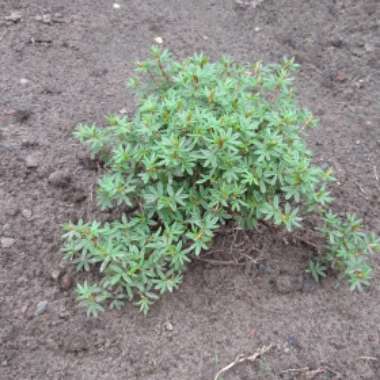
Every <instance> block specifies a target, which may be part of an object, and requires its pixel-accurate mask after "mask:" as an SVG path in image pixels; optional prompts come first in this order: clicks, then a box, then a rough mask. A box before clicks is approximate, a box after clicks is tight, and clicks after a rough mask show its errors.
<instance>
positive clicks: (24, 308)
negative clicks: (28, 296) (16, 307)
mask: <svg viewBox="0 0 380 380" xmlns="http://www.w3.org/2000/svg"><path fill="white" fill-rule="evenodd" d="M28 308H29V305H24V306H23V307H22V308H21V313H22V314H26V312H27V311H28Z"/></svg>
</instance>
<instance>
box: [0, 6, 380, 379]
mask: <svg viewBox="0 0 380 380" xmlns="http://www.w3.org/2000/svg"><path fill="white" fill-rule="evenodd" d="M119 3H120V5H121V7H120V9H114V8H113V6H112V1H106V0H73V1H68V0H67V1H63V0H24V1H22V0H2V1H0V67H1V70H0V90H1V91H0V93H1V97H0V118H1V120H0V124H1V127H0V130H1V139H0V238H13V239H15V243H14V244H13V245H12V246H11V247H9V248H5V247H4V246H3V247H0V250H1V252H0V288H1V290H0V301H1V304H0V379H2V380H8V379H12V380H14V379H127V380H140V379H144V380H145V379H147V380H162V379H176V380H187V379H192V380H193V379H200V380H206V379H207V380H210V379H213V376H214V375H215V373H216V372H217V371H218V369H220V368H221V367H223V366H225V365H227V364H228V363H229V362H231V361H232V360H234V358H235V357H236V356H237V355H238V354H240V353H243V354H249V353H253V352H255V351H256V350H257V349H258V348H259V347H261V346H262V345H267V344H270V343H273V344H275V345H276V348H275V349H273V350H272V351H271V352H269V353H268V354H266V355H265V356H264V357H263V359H261V360H258V361H257V362H256V363H253V364H251V363H245V364H241V365H239V366H236V367H235V368H234V369H231V370H230V371H229V372H227V373H226V374H225V375H224V377H223V379H224V380H229V379H241V380H251V379H302V378H306V373H290V372H288V373H284V372H282V371H283V370H286V369H289V368H303V367H309V368H311V369H317V368H325V369H326V371H325V372H324V373H321V374H319V375H317V376H316V377H315V379H337V378H339V375H338V374H340V376H341V377H340V378H341V379H349V380H357V379H368V380H369V379H371V380H372V379H380V303H379V295H380V278H379V277H380V276H379V270H378V269H379V263H380V262H379V259H375V260H374V263H375V268H376V276H375V279H374V281H373V284H372V286H371V287H370V289H369V290H368V291H367V292H365V293H364V294H361V295H358V294H352V293H351V292H350V291H349V290H348V289H347V288H346V286H340V287H336V286H335V284H336V279H335V278H334V277H330V278H329V279H328V280H326V281H324V282H323V283H322V285H321V286H315V285H313V284H312V283H311V282H310V281H309V280H308V279H307V278H306V280H305V279H304V280H302V278H301V280H300V276H301V277H302V273H303V270H304V268H305V266H306V263H307V259H308V257H309V256H310V254H311V253H312V252H311V251H310V249H308V248H307V247H305V246H302V245H300V244H294V243H290V244H289V245H286V244H285V243H284V241H283V240H282V239H280V238H278V237H276V236H275V235H273V233H269V231H268V230H266V229H265V228H263V229H260V230H259V231H258V232H256V233H252V234H250V238H251V240H252V239H255V246H257V247H260V248H261V251H262V255H263V256H262V257H261V258H263V259H264V261H263V264H262V265H260V266H257V267H255V268H254V270H252V271H243V270H241V269H240V268H237V267H230V266H225V267H222V266H213V265H210V264H205V263H194V264H193V265H191V267H190V268H189V271H188V272H187V274H186V276H185V281H184V284H183V285H182V287H181V288H180V289H179V290H178V291H176V292H175V293H174V294H172V295H169V296H166V297H164V298H163V299H162V300H160V301H159V302H158V303H157V304H156V305H155V306H154V307H153V308H152V311H151V312H150V314H149V315H148V317H146V318H144V317H143V316H142V315H141V314H139V313H138V312H137V311H136V310H135V308H133V307H127V308H126V309H125V310H123V311H121V312H116V311H115V312H106V313H104V314H103V315H101V316H100V317H99V318H97V319H88V318H86V316H85V314H84V312H83V310H82V309H80V308H78V306H77V305H76V303H75V300H74V297H73V292H72V290H69V291H63V290H62V289H61V287H60V286H59V285H57V283H56V282H54V281H53V280H52V279H51V273H52V271H54V270H55V269H57V268H58V267H59V263H60V260H61V257H60V255H59V248H60V228H61V225H62V223H64V222H65V221H68V220H69V219H77V218H79V217H83V218H85V219H88V218H92V217H94V216H95V215H99V214H98V211H96V207H95V202H94V199H93V197H92V196H91V194H92V189H93V185H94V184H95V183H96V178H97V176H98V173H97V171H96V170H94V169H93V168H91V166H90V165H88V162H87V161H86V160H85V159H83V153H82V147H81V146H80V145H79V144H78V143H76V142H75V141H74V140H73V139H72V138H71V132H72V129H73V127H74V126H75V125H76V124H77V123H78V122H80V121H95V122H97V123H98V124H101V123H102V122H103V120H104V116H105V115H106V114H108V113H111V112H117V111H119V110H120V109H123V108H126V109H127V111H128V112H133V107H134V105H133V100H132V98H131V95H130V94H128V92H127V90H126V86H125V83H126V80H127V78H128V76H129V75H130V74H131V70H132V68H133V65H134V63H135V61H137V60H139V59H143V58H144V57H146V55H147V51H148V48H149V47H150V46H151V44H152V43H153V40H154V38H155V37H156V36H161V37H162V38H163V40H164V45H165V46H166V47H169V48H171V49H172V51H173V52H174V53H175V54H176V55H177V56H178V57H185V56H188V55H190V54H192V53H194V52H195V51H204V52H205V53H207V54H208V55H209V56H211V57H212V58H217V57H219V56H220V55H221V54H229V55H231V56H233V57H234V58H236V59H238V60H240V61H245V62H254V61H256V60H263V61H264V62H272V61H277V60H279V59H280V58H281V57H282V56H284V55H288V56H295V57H296V60H297V61H298V62H299V63H301V64H302V69H301V71H300V74H299V76H298V80H297V87H298V89H299V94H300V101H301V103H302V104H304V105H306V106H308V107H309V108H310V109H311V110H312V111H313V112H314V113H315V114H316V115H318V116H319V118H320V120H321V126H320V128H319V129H318V130H314V131H313V132H312V134H311V135H310V138H309V142H310V145H311V147H312V148H313V149H314V151H315V152H316V160H317V161H320V162H321V163H326V164H329V165H332V166H333V167H334V168H335V169H336V172H337V177H338V179H339V183H338V184H337V185H336V186H335V188H334V193H335V195H336V196H337V198H338V199H337V203H336V208H337V209H338V210H339V211H345V210H347V211H355V212H358V213H359V214H360V215H362V216H363V218H364V220H365V222H366V223H367V225H368V226H369V227H370V228H371V229H372V230H374V231H375V232H377V233H380V219H379V217H380V208H379V198H378V196H379V189H380V183H379V178H378V176H380V149H379V146H380V132H379V127H380V126H379V121H380V103H379V97H380V28H379V27H380V3H379V2H378V0H319V1H312V0H264V1H262V2H257V1H256V2H254V1H241V2H240V5H239V4H237V3H238V2H237V1H236V2H235V1H233V0H217V1H215V0H198V1H190V0H189V1H186V0H182V1H179V0H145V1H139V0H119ZM249 3H251V5H249ZM255 3H260V4H258V5H257V6H256V7H255V6H254V5H255ZM15 10H16V11H19V12H21V14H22V19H21V20H20V21H19V22H17V23H13V22H11V21H5V19H4V17H5V16H8V15H10V13H11V12H12V11H15ZM57 13H58V14H57ZM43 14H50V15H52V16H53V17H52V22H51V23H44V22H41V20H38V19H36V16H41V15H43ZM45 21H49V20H48V19H45ZM258 28H259V29H258ZM22 78H25V79H27V82H26V81H22V80H21V79H22ZM20 80H21V82H20ZM30 155H31V156H30ZM31 161H34V162H31ZM27 163H28V166H33V165H37V167H34V168H31V167H27ZM57 169H67V170H69V171H70V174H71V177H72V181H71V184H70V185H69V186H66V187H54V186H51V184H49V183H48V177H49V175H50V174H51V173H52V172H54V171H55V170H57ZM377 173H378V174H377ZM30 212H31V215H30ZM100 216H101V215H100ZM235 238H236V239H235ZM236 241H238V242H239V244H240V241H245V240H243V236H239V235H238V236H233V234H232V233H228V232H226V233H225V234H221V236H220V237H219V239H218V242H219V244H223V247H225V249H226V252H227V253H228V252H229V251H231V252H232V251H234V250H235V249H238V248H237V247H238V246H237V245H236ZM244 244H246V245H247V246H248V248H249V244H252V243H249V242H246V243H244ZM239 247H240V245H239ZM239 249H240V248H239ZM279 275H280V276H281V277H280V278H282V279H283V280H284V281H285V282H286V281H287V280H289V279H290V280H291V282H292V283H293V285H294V284H295V285H294V286H290V287H289V289H287V292H285V291H284V289H283V288H281V286H279V284H277V286H276V284H275V280H276V278H277V276H279ZM300 281H301V283H300ZM302 281H304V282H303V283H302ZM280 285H281V284H280ZM285 285H286V284H285ZM285 290H286V289H285ZM45 300H46V301H47V302H48V307H47V310H46V311H45V312H44V313H42V314H40V315H36V313H35V310H36V307H37V304H38V303H39V302H41V301H45ZM168 322H170V324H171V326H170V325H169V324H168ZM171 327H172V329H171ZM363 357H367V358H363ZM327 368H329V369H330V370H328V369H327ZM302 376H303V377H302Z"/></svg>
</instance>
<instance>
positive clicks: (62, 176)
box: [48, 170, 71, 187]
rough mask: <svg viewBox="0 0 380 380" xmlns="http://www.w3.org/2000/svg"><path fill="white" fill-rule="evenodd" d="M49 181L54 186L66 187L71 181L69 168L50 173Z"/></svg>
mask: <svg viewBox="0 0 380 380" xmlns="http://www.w3.org/2000/svg"><path fill="white" fill-rule="evenodd" d="M48 182H49V183H50V185H52V186H54V187H66V186H67V185H68V184H69V183H70V182H71V175H70V173H69V172H68V171H67V170H56V171H55V172H53V173H51V174H50V175H49V178H48Z"/></svg>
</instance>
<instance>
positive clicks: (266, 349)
mask: <svg viewBox="0 0 380 380" xmlns="http://www.w3.org/2000/svg"><path fill="white" fill-rule="evenodd" d="M273 347H274V346H273V344H270V345H269V346H263V347H261V348H260V349H259V350H258V351H256V352H255V353H254V354H252V355H250V356H242V355H238V356H237V357H236V359H235V360H234V361H233V362H232V363H230V364H228V365H227V366H225V367H224V368H222V369H221V370H219V371H218V372H217V374H216V375H215V377H214V380H218V379H219V377H220V376H221V375H223V373H225V372H227V371H228V370H230V369H231V368H232V367H235V366H236V365H237V364H240V363H244V362H246V361H248V362H251V363H253V362H254V361H256V359H258V358H260V357H261V356H262V355H264V354H266V353H267V352H269V351H270V350H271V349H272V348H273Z"/></svg>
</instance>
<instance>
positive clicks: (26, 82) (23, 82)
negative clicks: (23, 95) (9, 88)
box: [20, 78, 30, 86]
mask: <svg viewBox="0 0 380 380" xmlns="http://www.w3.org/2000/svg"><path fill="white" fill-rule="evenodd" d="M29 82H30V81H29V79H26V78H21V79H20V84H21V85H23V86H25V85H27V84H28V83H29Z"/></svg>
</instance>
